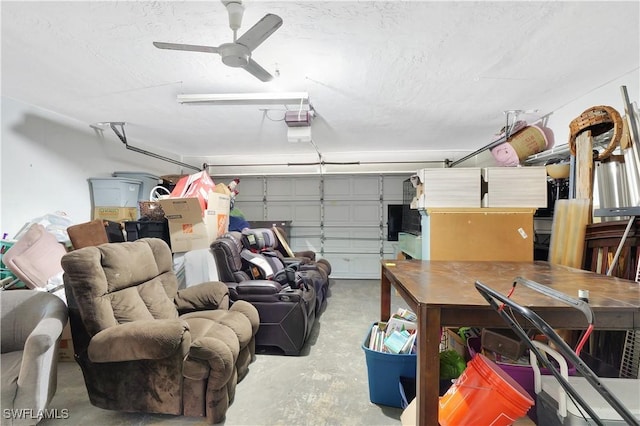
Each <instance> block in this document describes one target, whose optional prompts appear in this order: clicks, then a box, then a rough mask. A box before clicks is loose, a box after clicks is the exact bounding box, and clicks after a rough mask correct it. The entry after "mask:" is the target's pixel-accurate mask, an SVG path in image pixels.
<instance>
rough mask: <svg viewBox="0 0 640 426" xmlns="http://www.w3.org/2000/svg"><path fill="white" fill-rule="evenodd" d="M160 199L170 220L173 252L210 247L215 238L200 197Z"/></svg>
mask: <svg viewBox="0 0 640 426" xmlns="http://www.w3.org/2000/svg"><path fill="white" fill-rule="evenodd" d="M159 201H160V205H161V206H162V210H164V214H165V217H166V218H167V220H168V221H169V238H170V239H171V251H172V252H174V253H181V252H185V251H190V250H198V249H207V248H209V246H210V245H211V243H212V242H213V238H212V237H211V236H210V234H209V231H208V230H207V226H206V224H205V222H204V219H203V216H202V214H203V212H202V209H201V207H200V200H199V199H198V198H168V199H166V200H159Z"/></svg>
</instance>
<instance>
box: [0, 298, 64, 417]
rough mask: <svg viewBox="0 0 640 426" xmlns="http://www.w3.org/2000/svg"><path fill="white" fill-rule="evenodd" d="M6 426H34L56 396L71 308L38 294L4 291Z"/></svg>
mask: <svg viewBox="0 0 640 426" xmlns="http://www.w3.org/2000/svg"><path fill="white" fill-rule="evenodd" d="M0 306H1V312H0V325H1V328H2V330H1V332H0V333H1V336H2V343H1V348H2V356H1V360H0V363H1V365H2V400H1V402H2V421H1V423H2V424H3V425H33V424H36V423H37V422H38V421H39V420H40V419H41V418H42V416H43V415H44V413H45V410H46V409H47V407H48V405H49V403H50V402H51V399H52V398H53V395H54V394H55V392H56V385H57V374H58V348H59V345H60V336H61V335H62V329H63V328H64V326H65V324H66V323H67V306H66V305H65V303H64V302H63V301H62V300H61V299H60V298H58V297H57V296H54V295H52V294H50V293H46V292H42V291H37V290H5V291H0Z"/></svg>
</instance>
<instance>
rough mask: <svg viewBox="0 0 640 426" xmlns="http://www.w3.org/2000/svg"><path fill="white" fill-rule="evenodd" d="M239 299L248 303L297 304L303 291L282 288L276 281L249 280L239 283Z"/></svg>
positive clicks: (286, 287) (237, 288)
mask: <svg viewBox="0 0 640 426" xmlns="http://www.w3.org/2000/svg"><path fill="white" fill-rule="evenodd" d="M236 290H237V292H238V298H239V299H241V300H246V301H248V302H267V301H269V302H273V301H278V300H279V301H283V302H297V301H300V300H301V299H302V298H303V297H302V290H301V289H293V288H291V287H289V286H282V285H280V284H279V283H277V282H276V281H270V280H249V281H243V282H241V283H239V284H238V285H237V287H236Z"/></svg>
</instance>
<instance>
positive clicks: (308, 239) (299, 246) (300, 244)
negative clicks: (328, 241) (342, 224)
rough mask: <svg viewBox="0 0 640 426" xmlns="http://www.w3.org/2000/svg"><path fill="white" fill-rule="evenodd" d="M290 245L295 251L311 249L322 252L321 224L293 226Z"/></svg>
mask: <svg viewBox="0 0 640 426" xmlns="http://www.w3.org/2000/svg"><path fill="white" fill-rule="evenodd" d="M289 246H291V249H292V250H293V251H302V250H311V251H313V252H315V253H316V254H317V253H320V250H321V249H322V243H321V238H320V227H319V226H299V225H295V224H294V226H292V227H291V236H290V237H289Z"/></svg>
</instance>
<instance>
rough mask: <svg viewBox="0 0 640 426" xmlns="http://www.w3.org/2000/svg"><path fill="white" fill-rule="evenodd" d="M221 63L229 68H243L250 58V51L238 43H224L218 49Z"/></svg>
mask: <svg viewBox="0 0 640 426" xmlns="http://www.w3.org/2000/svg"><path fill="white" fill-rule="evenodd" d="M219 52H220V56H221V57H222V62H223V63H224V64H225V65H228V66H230V67H245V66H247V64H248V63H249V58H251V51H250V50H249V49H248V48H247V47H245V46H243V45H241V44H238V43H225V44H221V45H220V47H219Z"/></svg>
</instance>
